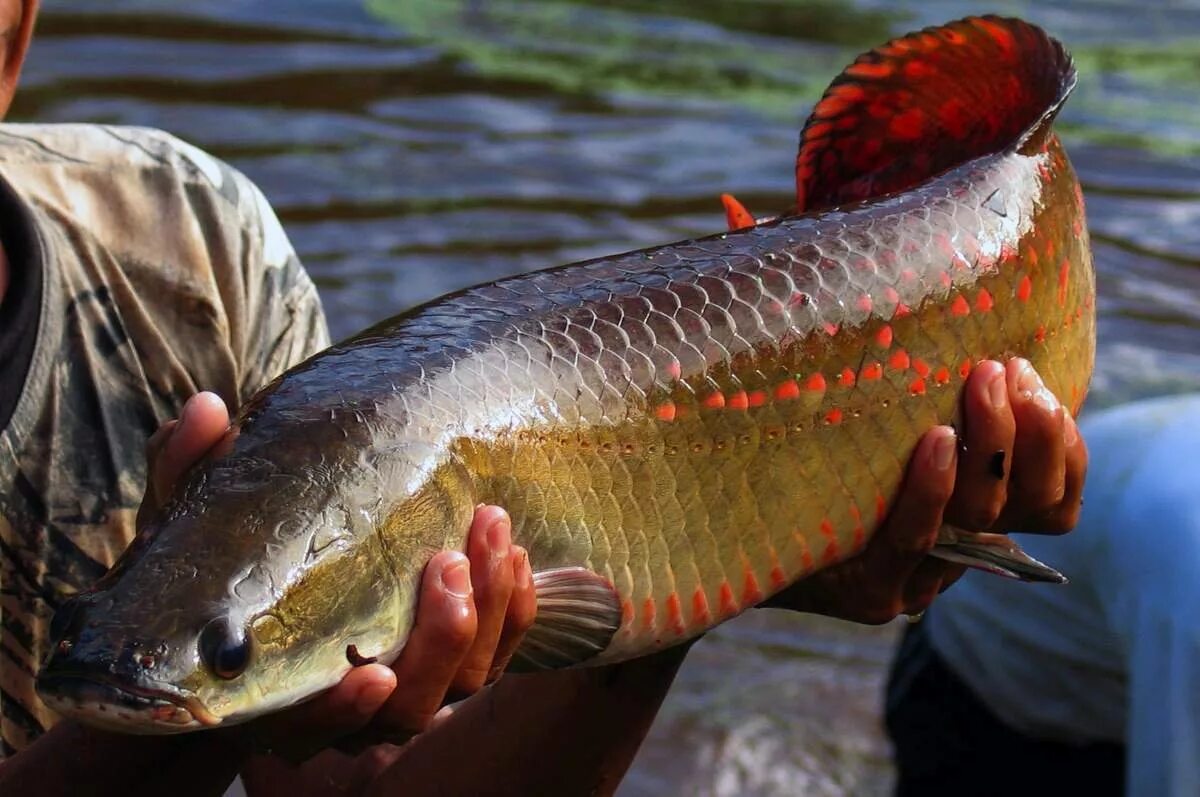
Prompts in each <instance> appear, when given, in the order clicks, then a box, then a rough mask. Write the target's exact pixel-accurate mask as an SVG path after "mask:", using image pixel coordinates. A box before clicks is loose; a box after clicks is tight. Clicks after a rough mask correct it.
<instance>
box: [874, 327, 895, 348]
mask: <svg viewBox="0 0 1200 797" xmlns="http://www.w3.org/2000/svg"><path fill="white" fill-rule="evenodd" d="M892 337H893V336H892V326H891V324H884V325H883V326H881V327H880V328H879V331H878V332H876V333H875V342H876V343H878V344H879V345H880V346H881V347H882V348H885V349H886V348H888V347H890V346H891V345H892Z"/></svg>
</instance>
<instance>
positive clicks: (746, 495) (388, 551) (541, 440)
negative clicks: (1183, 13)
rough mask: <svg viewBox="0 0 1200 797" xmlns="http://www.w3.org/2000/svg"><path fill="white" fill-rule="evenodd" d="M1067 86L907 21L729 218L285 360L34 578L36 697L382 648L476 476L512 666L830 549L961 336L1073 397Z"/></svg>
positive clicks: (182, 710)
mask: <svg viewBox="0 0 1200 797" xmlns="http://www.w3.org/2000/svg"><path fill="white" fill-rule="evenodd" d="M1073 84H1074V71H1073V68H1072V67H1071V64H1070V60H1069V58H1068V57H1067V56H1066V54H1065V52H1064V51H1063V50H1062V48H1061V45H1059V44H1058V43H1057V42H1054V41H1053V40H1052V39H1050V38H1048V37H1047V36H1045V34H1044V33H1042V32H1041V31H1039V30H1038V29H1036V28H1034V27H1032V26H1029V25H1026V24H1025V23H1021V22H1019V21H1016V20H1002V19H998V18H983V19H968V20H963V21H960V22H957V23H951V24H950V25H947V26H943V27H941V28H935V29H928V30H926V31H922V32H918V33H916V34H912V35H910V36H908V37H904V38H901V39H898V40H896V41H894V42H891V43H889V44H887V45H884V46H882V47H880V48H877V49H876V50H873V51H871V52H869V53H867V54H864V55H863V56H861V57H860V58H859V59H858V60H857V61H856V62H855V63H854V64H852V65H851V66H850V67H848V68H847V70H846V72H845V73H843V75H842V76H840V77H839V78H838V79H836V80H835V81H834V83H833V85H832V86H831V88H830V89H829V91H828V92H826V95H825V96H824V97H823V98H822V100H821V101H820V102H819V103H818V104H817V106H816V107H815V108H814V110H813V115H812V117H811V118H810V121H809V123H808V124H807V125H806V128H805V132H804V134H803V137H802V144H801V149H800V153H799V155H798V156H797V169H796V175H797V205H796V207H795V208H792V209H791V210H790V211H789V212H787V213H785V214H784V215H783V216H782V217H780V218H778V219H775V220H772V221H763V222H762V223H754V220H753V217H750V216H749V214H748V213H746V211H745V209H744V208H741V207H740V206H734V207H731V205H730V202H733V203H736V200H729V201H727V202H726V212H727V218H729V219H731V220H732V222H731V223H736V225H737V226H738V229H736V230H734V231H732V232H727V233H723V234H718V235H714V236H710V237H707V238H702V239H698V240H693V241H686V242H680V243H674V244H669V245H666V246H660V247H654V248H650V249H646V250H641V251H636V252H629V253H625V254H622V255H616V256H612V257H603V258H597V259H595V260H591V261H586V262H582V263H575V264H571V265H567V266H563V267H560V268H557V269H550V270H547V271H542V272H536V273H533V274H527V275H524V276H518V277H513V278H510V279H506V280H501V281H499V282H495V283H491V284H488V285H483V286H479V287H476V288H472V289H468V290H466V291H462V292H460V293H458V294H455V295H452V296H448V297H443V298H441V299H438V300H436V301H434V302H431V303H429V304H427V305H424V306H422V307H419V308H415V309H413V310H411V311H409V312H407V313H404V314H402V315H400V316H397V317H396V318H394V319H391V320H389V321H386V322H383V323H381V324H379V325H377V326H375V327H373V328H371V329H369V330H366V331H365V332H363V333H361V334H359V335H357V336H355V337H353V338H351V339H349V340H347V341H344V342H342V343H339V344H337V345H335V346H333V347H331V348H330V349H328V350H326V351H325V352H322V353H320V354H318V355H316V356H314V357H313V358H311V359H309V360H308V361H306V362H305V363H302V364H300V365H299V366H297V367H295V368H293V369H291V370H290V371H288V372H287V373H285V374H283V375H281V376H280V377H279V378H278V379H277V380H275V381H274V382H273V383H272V384H271V385H269V386H268V387H267V388H265V389H264V390H262V391H260V392H259V393H258V394H256V395H255V396H254V397H253V398H252V399H251V400H250V401H248V402H247V403H246V404H245V405H244V406H243V407H242V408H241V410H240V411H239V412H238V414H237V417H236V419H235V421H234V426H235V428H236V434H235V435H231V436H230V438H229V439H228V440H227V441H226V445H224V446H222V447H221V448H220V449H219V452H220V453H218V454H215V455H214V456H213V458H212V461H211V462H207V463H205V464H204V465H202V466H200V467H198V468H196V469H194V470H193V472H192V473H191V474H190V475H189V477H188V479H187V480H185V482H184V484H183V485H182V486H181V489H180V490H179V492H178V494H177V495H176V496H175V497H174V499H173V500H172V502H171V503H169V504H168V505H167V506H166V507H165V508H164V509H163V512H162V513H161V514H160V515H159V516H157V517H156V518H155V519H154V520H153V521H152V523H151V524H150V525H149V526H148V527H147V528H146V529H145V530H144V531H143V533H142V534H140V535H139V540H138V542H137V543H135V545H134V546H133V548H132V549H131V550H130V551H129V552H128V553H127V554H126V555H125V556H123V557H122V560H121V561H120V562H119V563H118V564H117V566H116V567H115V568H114V569H113V570H112V571H111V572H110V573H109V574H108V575H107V576H105V578H104V579H103V580H102V581H101V582H100V583H99V584H97V585H96V587H95V588H94V589H93V590H91V591H90V592H88V593H85V594H81V595H79V596H77V597H76V598H73V599H72V600H71V601H70V602H69V603H68V604H67V605H65V606H64V607H63V609H61V610H60V611H61V612H62V617H61V618H56V624H57V625H56V627H58V628H60V629H61V630H60V632H59V636H58V639H57V640H56V643H55V653H54V654H53V655H52V656H51V658H50V660H49V661H48V662H47V663H46V665H45V666H44V668H43V671H42V674H41V676H40V677H39V689H40V691H41V693H42V694H43V696H44V697H45V698H46V699H47V700H48V701H49V702H50V703H51V705H53V706H55V707H56V708H57V709H58V710H60V711H62V712H64V713H67V714H73V715H75V716H79V717H80V718H82V719H84V720H86V721H89V722H99V723H102V724H107V725H109V726H110V727H116V728H117V729H123V730H129V729H130V728H131V726H132V727H134V728H135V729H136V730H139V731H142V732H178V731H181V730H190V729H192V728H196V727H201V726H209V725H214V724H217V723H221V722H239V721H243V720H245V719H248V718H250V717H252V716H255V715H258V714H261V713H264V712H269V711H273V710H276V709H278V708H280V707H282V706H285V705H289V704H291V703H294V702H296V701H298V700H302V699H305V698H307V697H309V696H311V695H313V694H314V693H315V692H317V691H319V690H320V689H323V688H327V687H329V686H331V685H333V684H334V683H336V682H337V680H338V679H340V678H341V677H342V676H343V675H344V674H345V673H346V671H347V670H348V669H349V667H351V666H356V665H357V664H358V663H361V661H362V660H364V659H370V658H375V657H377V658H379V659H380V660H381V661H385V662H388V661H391V660H393V659H394V658H395V657H396V656H397V655H398V654H399V652H400V651H401V649H402V648H403V645H404V643H405V641H406V639H407V635H408V633H409V631H410V629H411V626H412V622H413V616H414V607H415V604H416V596H417V592H418V586H419V584H420V580H421V573H422V570H423V568H424V567H425V564H426V563H427V562H428V561H429V559H430V557H432V556H433V555H434V554H435V553H436V552H437V551H438V550H441V549H443V548H446V547H450V548H458V549H461V548H462V547H463V546H464V545H465V542H466V540H465V532H466V529H467V528H468V527H469V525H470V522H471V516H472V513H473V511H474V509H475V507H476V506H477V505H478V504H479V503H481V502H488V503H495V504H499V505H501V506H503V507H505V508H506V509H507V510H508V512H509V514H510V516H511V518H512V521H513V535H514V539H515V540H516V542H517V543H519V544H521V545H523V546H524V547H525V548H526V549H527V550H528V553H529V559H530V564H531V566H532V567H533V569H534V579H535V586H536V590H537V592H538V619H537V621H536V623H535V625H534V627H533V628H532V629H530V630H529V631H528V632H527V634H526V636H525V640H524V642H523V645H522V648H521V649H520V650H519V651H518V653H517V657H516V659H517V661H519V662H520V663H522V665H525V666H534V667H561V666H571V665H575V664H581V663H587V664H597V663H603V662H611V661H619V660H623V659H628V658H632V657H636V656H640V655H644V654H646V653H649V652H652V651H654V650H656V649H659V648H661V647H663V646H667V645H672V644H676V643H678V642H681V641H683V640H686V639H688V638H691V637H694V636H695V635H697V634H700V633H702V632H703V631H705V630H707V629H709V628H711V627H713V626H714V625H715V624H717V623H719V622H722V621H724V620H726V619H728V618H729V617H731V616H733V615H735V614H737V613H739V612H741V611H743V610H745V609H746V608H748V607H750V606H753V605H756V604H758V603H759V602H761V601H762V600H763V599H764V598H767V597H769V596H770V595H772V594H774V593H776V592H778V591H779V590H781V589H783V588H785V587H786V586H787V585H789V584H792V583H795V582H796V581H798V580H800V579H802V578H804V577H805V576H807V575H809V574H811V573H813V572H815V571H817V570H820V569H822V568H826V567H829V566H831V565H834V564H836V563H838V562H842V561H845V560H846V559H848V558H850V557H852V556H854V555H855V554H856V553H858V552H859V551H861V550H862V549H863V547H864V546H866V545H867V544H868V543H869V541H870V540H871V538H872V536H873V535H874V534H875V532H876V530H877V529H878V527H879V525H880V523H881V522H882V521H883V518H884V516H885V514H886V512H887V508H888V507H889V506H890V504H891V503H892V501H893V499H894V498H895V496H896V495H897V493H898V490H899V487H900V484H901V481H902V479H903V476H904V472H905V468H906V463H907V462H908V460H909V457H910V456H911V454H912V452H913V450H914V448H915V446H916V445H917V442H918V440H919V439H920V437H921V435H922V434H924V433H925V432H926V431H927V430H928V429H930V428H931V427H932V426H934V425H936V424H943V423H954V422H956V421H957V420H958V419H959V403H960V396H961V393H962V388H963V385H964V383H965V381H966V379H967V378H968V376H969V375H970V372H971V369H972V367H973V366H974V365H975V364H977V363H978V362H979V361H980V360H982V359H985V358H998V359H1006V358H1009V357H1012V356H1018V355H1019V356H1024V357H1028V358H1029V359H1030V360H1031V361H1032V362H1033V364H1034V365H1035V366H1036V368H1037V369H1038V371H1039V372H1040V373H1041V375H1042V376H1043V378H1044V379H1045V382H1046V384H1047V386H1048V387H1049V388H1050V390H1052V391H1053V392H1054V393H1055V394H1056V395H1057V396H1059V397H1060V398H1061V399H1062V400H1063V402H1064V404H1065V405H1066V406H1067V407H1068V408H1069V409H1070V411H1072V412H1075V411H1077V410H1078V408H1079V406H1080V404H1081V403H1082V401H1083V398H1084V395H1085V393H1086V389H1087V382H1088V377H1089V374H1090V372H1091V366H1092V359H1093V356H1094V334H1095V302H1094V292H1095V283H1094V275H1093V271H1092V268H1091V254H1090V250H1089V246H1088V236H1087V230H1086V224H1085V219H1084V208H1083V200H1082V195H1081V193H1080V191H1079V185H1078V181H1077V179H1076V177H1075V174H1074V172H1073V170H1072V169H1071V166H1070V164H1069V162H1068V161H1067V158H1066V155H1065V153H1064V151H1063V149H1062V146H1061V144H1060V142H1059V141H1058V139H1057V138H1056V137H1054V135H1053V134H1052V133H1051V132H1050V123H1051V121H1052V119H1053V116H1054V114H1055V113H1056V111H1057V109H1058V108H1059V107H1060V106H1061V104H1062V102H1063V101H1064V100H1065V98H1066V96H1067V94H1068V93H1069V91H1070V88H1071V86H1072V85H1073ZM968 100H969V102H968ZM747 219H749V221H747ZM960 539H963V538H961V537H960ZM198 540H201V541H203V544H201V543H198V542H197V541H198ZM975 544H976V545H977V546H978V543H975ZM993 544H994V543H993ZM946 545H958V543H957V542H952V543H946V544H943V543H939V545H938V549H942V548H944V547H945V546H946ZM947 550H949V549H947ZM952 550H953V553H955V554H958V555H966V553H964V550H966V549H964V548H962V547H958V548H953V549H952ZM936 552H937V549H935V553H936ZM943 552H944V551H943ZM975 552H976V554H978V548H976V551H975ZM967 553H970V550H967ZM988 553H990V552H988ZM1015 556H1016V555H1015V554H1012V555H1011V556H1009V557H1007V558H1005V557H1003V556H1001V557H999V561H1004V562H1006V563H1010V564H1011V563H1012V560H1013V557H1015ZM992 557H993V558H991V559H989V558H988V556H985V555H975V558H974V561H975V563H976V564H982V565H990V564H994V563H995V561H997V558H996V557H995V555H994V554H992ZM1034 564H1035V565H1036V564H1037V563H1034ZM1025 565H1027V563H1024V564H1023V565H1022V566H1025ZM1013 566H1014V567H1016V566H1017V565H1013ZM1038 566H1039V567H1043V569H1045V568H1044V566H1040V565H1038ZM1033 569H1034V570H1036V568H1033ZM1013 572H1014V573H1015V572H1017V571H1016V570H1014V571H1013ZM1029 572H1030V571H1029V570H1026V571H1025V573H1024V574H1025V575H1028V573H1029ZM160 606H162V607H169V608H170V610H169V611H157V610H156V611H154V612H150V613H148V612H147V610H146V607H160ZM213 629H215V630H213ZM214 646H215V647H214ZM145 647H152V648H154V649H155V650H162V651H163V653H162V655H159V656H157V657H156V659H155V664H154V669H153V671H151V670H149V669H147V668H144V667H141V665H139V664H137V662H138V659H139V657H137V656H134V655H132V651H135V650H139V649H142V648H145ZM214 650H217V651H222V652H223V653H222V656H223V658H222V666H221V667H220V668H218V667H216V666H215V665H214V664H213V661H214V660H215V659H214V653H213V651H214ZM234 654H238V655H234ZM239 656H240V658H239ZM230 661H236V662H237V663H239V664H240V665H241V668H240V669H238V668H233V667H230V666H229V662H230ZM104 701H108V702H107V703H106V702H104ZM110 706H116V707H119V710H117V711H109V710H108V709H109V708H110ZM118 718H120V719H118Z"/></svg>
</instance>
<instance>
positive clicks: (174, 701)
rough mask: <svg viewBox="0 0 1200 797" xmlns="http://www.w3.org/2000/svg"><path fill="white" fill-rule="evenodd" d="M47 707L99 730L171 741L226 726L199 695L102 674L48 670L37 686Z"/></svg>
mask: <svg viewBox="0 0 1200 797" xmlns="http://www.w3.org/2000/svg"><path fill="white" fill-rule="evenodd" d="M37 688H38V693H39V694H40V695H41V698H42V700H43V701H45V703H46V705H48V706H50V708H52V709H53V710H54V711H55V712H57V713H58V714H60V715H61V716H63V717H67V718H71V719H76V720H79V721H81V722H84V723H86V724H88V725H92V726H94V727H98V728H103V729H105V730H111V731H119V732H122V733H132V734H140V735H167V734H175V733H184V732H186V731H194V730H200V729H203V728H212V727H215V726H217V725H219V724H221V718H220V717H217V716H216V715H214V714H213V713H212V712H211V711H209V710H208V708H207V707H206V706H205V705H204V703H203V702H202V701H201V700H200V699H199V698H197V697H196V696H195V695H192V694H189V693H187V692H184V691H183V690H180V689H177V688H175V687H173V686H171V685H169V684H163V683H153V682H149V683H144V684H142V685H138V686H133V685H129V684H118V683H116V682H115V681H112V680H110V679H107V678H105V677H104V676H103V675H101V674H89V673H84V672H72V671H70V670H65V669H64V671H61V672H60V671H57V670H56V669H54V668H47V669H45V670H44V671H43V672H42V673H41V674H40V675H39V676H38V680H37Z"/></svg>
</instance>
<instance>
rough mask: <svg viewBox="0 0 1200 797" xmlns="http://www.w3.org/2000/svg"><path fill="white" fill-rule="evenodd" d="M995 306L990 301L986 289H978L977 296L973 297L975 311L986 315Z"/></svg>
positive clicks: (990, 295)
mask: <svg viewBox="0 0 1200 797" xmlns="http://www.w3.org/2000/svg"><path fill="white" fill-rule="evenodd" d="M995 305H996V302H995V301H994V300H993V299H992V294H991V293H989V292H988V289H987V288H980V289H979V294H978V295H977V296H976V297H975V309H976V310H978V311H979V312H981V313H987V312H990V311H991V309H992V308H993V307H994V306H995Z"/></svg>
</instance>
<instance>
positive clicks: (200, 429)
mask: <svg viewBox="0 0 1200 797" xmlns="http://www.w3.org/2000/svg"><path fill="white" fill-rule="evenodd" d="M228 428H229V410H228V409H226V407H225V402H224V401H222V400H221V397H220V396H218V395H217V394H216V393H209V392H207V391H206V392H202V393H197V394H196V395H194V396H192V397H191V398H190V399H188V401H187V403H186V404H184V405H183V411H182V412H181V413H180V415H179V420H178V421H167V422H166V423H165V424H163V425H162V426H161V427H159V430H158V431H157V432H155V434H154V436H153V437H151V438H150V440H149V441H148V442H147V443H146V469H147V478H146V497H145V499H144V500H143V502H142V511H143V512H145V511H154V510H156V509H158V507H159V506H161V505H162V504H163V502H165V501H166V499H167V497H168V496H170V494H171V491H172V490H173V489H174V488H175V484H176V483H177V482H178V481H179V480H180V479H181V478H182V477H183V475H184V473H186V472H187V470H188V469H189V468H190V467H191V466H192V465H194V464H196V462H198V461H199V460H200V458H201V457H203V456H204V455H205V454H206V453H207V452H208V451H209V450H210V449H211V448H212V447H213V446H214V445H216V444H217V443H218V442H219V441H220V440H221V438H222V437H223V436H224V435H225V432H226V430H228ZM139 514H141V513H139Z"/></svg>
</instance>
